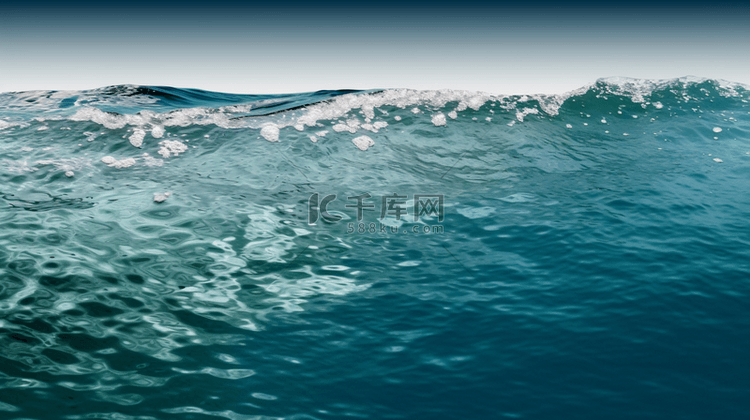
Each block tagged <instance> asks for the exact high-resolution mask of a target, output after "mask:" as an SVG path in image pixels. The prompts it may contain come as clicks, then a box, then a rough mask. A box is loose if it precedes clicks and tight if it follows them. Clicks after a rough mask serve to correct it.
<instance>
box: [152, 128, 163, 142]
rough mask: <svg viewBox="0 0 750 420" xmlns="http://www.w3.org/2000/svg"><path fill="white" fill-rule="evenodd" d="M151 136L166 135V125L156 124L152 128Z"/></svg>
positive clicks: (156, 137)
mask: <svg viewBox="0 0 750 420" xmlns="http://www.w3.org/2000/svg"><path fill="white" fill-rule="evenodd" d="M151 136H152V137H153V138H155V139H160V138H162V137H164V127H162V126H160V125H155V126H154V128H152V129H151Z"/></svg>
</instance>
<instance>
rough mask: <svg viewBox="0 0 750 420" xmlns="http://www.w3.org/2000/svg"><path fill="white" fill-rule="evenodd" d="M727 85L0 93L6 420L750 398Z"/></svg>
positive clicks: (617, 411)
mask: <svg viewBox="0 0 750 420" xmlns="http://www.w3.org/2000/svg"><path fill="white" fill-rule="evenodd" d="M748 99H749V97H748V91H747V90H746V87H744V86H741V85H733V84H729V83H726V82H719V81H713V80H701V79H679V80H672V81H662V82H654V81H644V80H630V79H607V80H600V81H599V82H597V83H596V84H594V85H592V86H588V87H585V88H582V89H580V90H579V91H576V92H572V93H571V94H569V95H563V96H533V97H532V96H528V97H519V96H513V97H499V96H492V95H485V94H478V93H468V92H455V91H439V92H421V91H407V90H385V91H371V92H347V91H338V92H316V93H309V94H300V95H266V96H261V95H230V94H219V93H213V92H204V91H198V90H183V89H174V88H161V87H135V86H116V87H109V88H103V89H98V90H94V91H87V92H24V93H6V94H0V179H1V180H2V183H0V349H2V351H0V418H2V419H6V418H7V419H89V418H91V419H117V420H120V419H128V420H130V419H133V420H136V419H138V420H143V419H210V418H216V417H224V418H229V419H271V418H290V419H334V418H373V419H381V418H409V419H415V418H419V419H421V418H424V419H495V418H529V419H632V418H638V419H647V418H653V419H707V418H711V419H713V418H717V419H719V418H720V419H743V418H747V415H748V414H747V413H748V410H750V402H748V401H750V399H748V395H750V383H749V382H748V377H750V358H748V356H747V353H748V349H750V334H749V333H748V332H749V331H750V317H748V316H747V313H746V312H747V308H748V307H750V306H749V305H748V303H750V300H749V298H750V258H748V257H750V255H749V254H750V252H749V251H748V249H749V248H748V247H750V227H748V223H747V221H748V220H750V197H748V194H746V190H747V187H748V185H750V183H748V181H749V180H750V141H749V138H750V106H748ZM363 136H364V137H363ZM267 140H268V141H267ZM360 149H365V150H360ZM166 193H169V194H166ZM394 194H395V196H394ZM420 195H422V196H423V197H422V200H421V201H420V198H419V197H418V196H420ZM415 196H417V197H416V198H415ZM424 196H427V197H424ZM326 197H327V200H328V204H325V203H324V202H322V201H321V200H324V199H325V198H326ZM357 197H359V199H360V200H361V203H358V199H357ZM384 200H385V201H384ZM358 204H361V205H360V206H359V208H358ZM358 210H359V211H361V213H362V217H361V220H358V214H357V213H358ZM415 210H416V213H417V215H416V216H417V217H416V218H415ZM420 213H421V214H420ZM397 215H398V216H399V217H398V218H397V217H396V216H397ZM382 216H385V217H382Z"/></svg>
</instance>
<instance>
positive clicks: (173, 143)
mask: <svg viewBox="0 0 750 420" xmlns="http://www.w3.org/2000/svg"><path fill="white" fill-rule="evenodd" d="M159 145H160V146H161V148H160V149H159V154H160V155H161V156H162V157H164V158H168V157H171V156H177V155H179V154H180V153H183V152H184V151H186V150H187V148H188V147H187V145H185V144H184V143H182V142H181V141H179V140H162V141H160V142H159Z"/></svg>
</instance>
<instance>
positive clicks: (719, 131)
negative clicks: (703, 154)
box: [714, 127, 722, 133]
mask: <svg viewBox="0 0 750 420" xmlns="http://www.w3.org/2000/svg"><path fill="white" fill-rule="evenodd" d="M721 131H722V130H721V128H720V127H714V133H721Z"/></svg>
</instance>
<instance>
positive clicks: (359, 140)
mask: <svg viewBox="0 0 750 420" xmlns="http://www.w3.org/2000/svg"><path fill="white" fill-rule="evenodd" d="M352 143H354V145H355V146H357V148H358V149H359V150H362V151H364V150H367V149H369V148H370V146H374V145H375V142H374V141H372V139H371V138H369V137H367V136H359V137H356V138H354V139H352Z"/></svg>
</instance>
